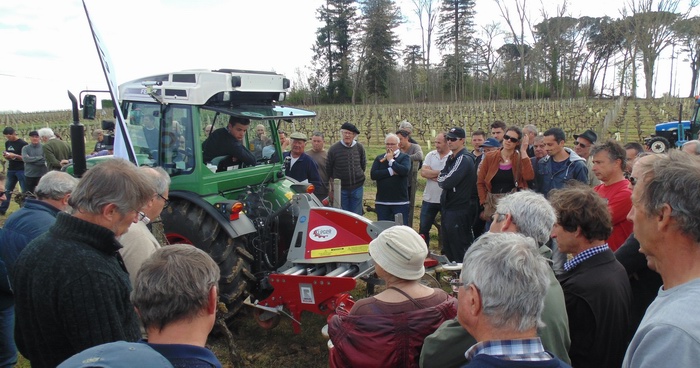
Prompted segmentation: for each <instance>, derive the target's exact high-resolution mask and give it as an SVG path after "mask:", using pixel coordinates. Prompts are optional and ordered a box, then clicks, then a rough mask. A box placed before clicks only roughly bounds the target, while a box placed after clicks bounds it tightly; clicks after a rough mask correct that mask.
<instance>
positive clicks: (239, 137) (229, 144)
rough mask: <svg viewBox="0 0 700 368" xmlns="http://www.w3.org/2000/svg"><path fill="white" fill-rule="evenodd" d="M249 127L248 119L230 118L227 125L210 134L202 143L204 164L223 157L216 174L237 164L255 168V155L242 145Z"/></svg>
mask: <svg viewBox="0 0 700 368" xmlns="http://www.w3.org/2000/svg"><path fill="white" fill-rule="evenodd" d="M249 126H250V120H249V119H244V118H239V117H236V116H231V117H230V118H229V119H228V125H226V126H225V127H223V128H219V129H217V130H215V131H213V132H211V134H210V135H209V136H208V137H207V139H206V140H205V141H204V143H202V149H203V151H204V162H211V161H212V160H213V159H214V158H217V157H221V156H224V159H222V160H221V161H219V162H218V164H217V165H218V167H217V172H218V171H225V168H226V167H228V166H233V165H239V164H245V165H249V166H255V162H256V161H255V155H254V154H253V153H252V152H250V150H249V149H248V148H247V147H246V146H245V145H244V144H243V143H244V142H243V141H244V139H245V134H246V132H247V131H248V127H249Z"/></svg>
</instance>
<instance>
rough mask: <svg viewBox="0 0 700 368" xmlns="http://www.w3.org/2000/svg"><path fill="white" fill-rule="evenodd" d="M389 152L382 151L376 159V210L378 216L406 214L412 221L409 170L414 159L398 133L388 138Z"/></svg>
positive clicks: (389, 218)
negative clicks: (409, 211) (409, 212)
mask: <svg viewBox="0 0 700 368" xmlns="http://www.w3.org/2000/svg"><path fill="white" fill-rule="evenodd" d="M384 143H385V145H386V152H385V153H382V154H381V155H378V156H377V157H376V158H375V159H374V162H373V163H372V168H371V169H370V178H372V180H375V181H376V182H377V195H376V199H375V202H374V203H375V205H376V207H375V210H376V211H377V219H378V220H380V221H381V220H386V221H394V216H395V215H397V214H401V215H403V219H402V220H403V224H404V225H408V207H409V206H408V205H409V200H408V173H409V171H410V170H411V159H410V157H408V155H406V154H405V153H403V152H401V150H400V149H399V138H398V137H397V136H396V134H391V133H390V134H387V136H386V138H384Z"/></svg>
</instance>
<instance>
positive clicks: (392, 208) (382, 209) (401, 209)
mask: <svg viewBox="0 0 700 368" xmlns="http://www.w3.org/2000/svg"><path fill="white" fill-rule="evenodd" d="M408 207H409V205H408V204H397V205H386V204H377V205H376V206H375V211H377V220H379V221H382V220H386V221H394V215H396V214H397V213H400V214H401V215H403V224H404V225H406V226H408Z"/></svg>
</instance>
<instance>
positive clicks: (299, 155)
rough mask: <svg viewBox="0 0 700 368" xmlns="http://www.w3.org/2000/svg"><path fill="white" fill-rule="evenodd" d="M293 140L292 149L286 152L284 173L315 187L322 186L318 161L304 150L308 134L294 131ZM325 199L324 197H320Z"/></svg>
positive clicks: (291, 137)
mask: <svg viewBox="0 0 700 368" xmlns="http://www.w3.org/2000/svg"><path fill="white" fill-rule="evenodd" d="M289 138H290V139H291V140H292V150H291V151H289V152H285V153H284V174H285V175H287V176H289V177H290V178H294V179H296V180H297V181H299V182H302V183H303V182H305V183H310V184H313V185H314V187H315V188H320V187H321V185H322V184H321V176H320V175H319V174H318V166H316V162H314V160H313V159H312V158H311V157H309V155H307V154H306V152H304V147H305V146H306V135H304V133H301V132H294V133H292V135H290V136H289ZM319 199H321V200H322V199H323V198H319Z"/></svg>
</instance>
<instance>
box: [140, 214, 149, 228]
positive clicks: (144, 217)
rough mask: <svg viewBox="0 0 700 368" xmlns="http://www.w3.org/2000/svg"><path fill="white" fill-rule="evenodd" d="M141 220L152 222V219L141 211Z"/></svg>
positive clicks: (147, 222) (145, 222)
mask: <svg viewBox="0 0 700 368" xmlns="http://www.w3.org/2000/svg"><path fill="white" fill-rule="evenodd" d="M139 221H142V222H143V223H144V224H146V225H148V224H149V223H150V222H151V219H150V218H148V216H146V214H145V213H143V212H141V211H139Z"/></svg>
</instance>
